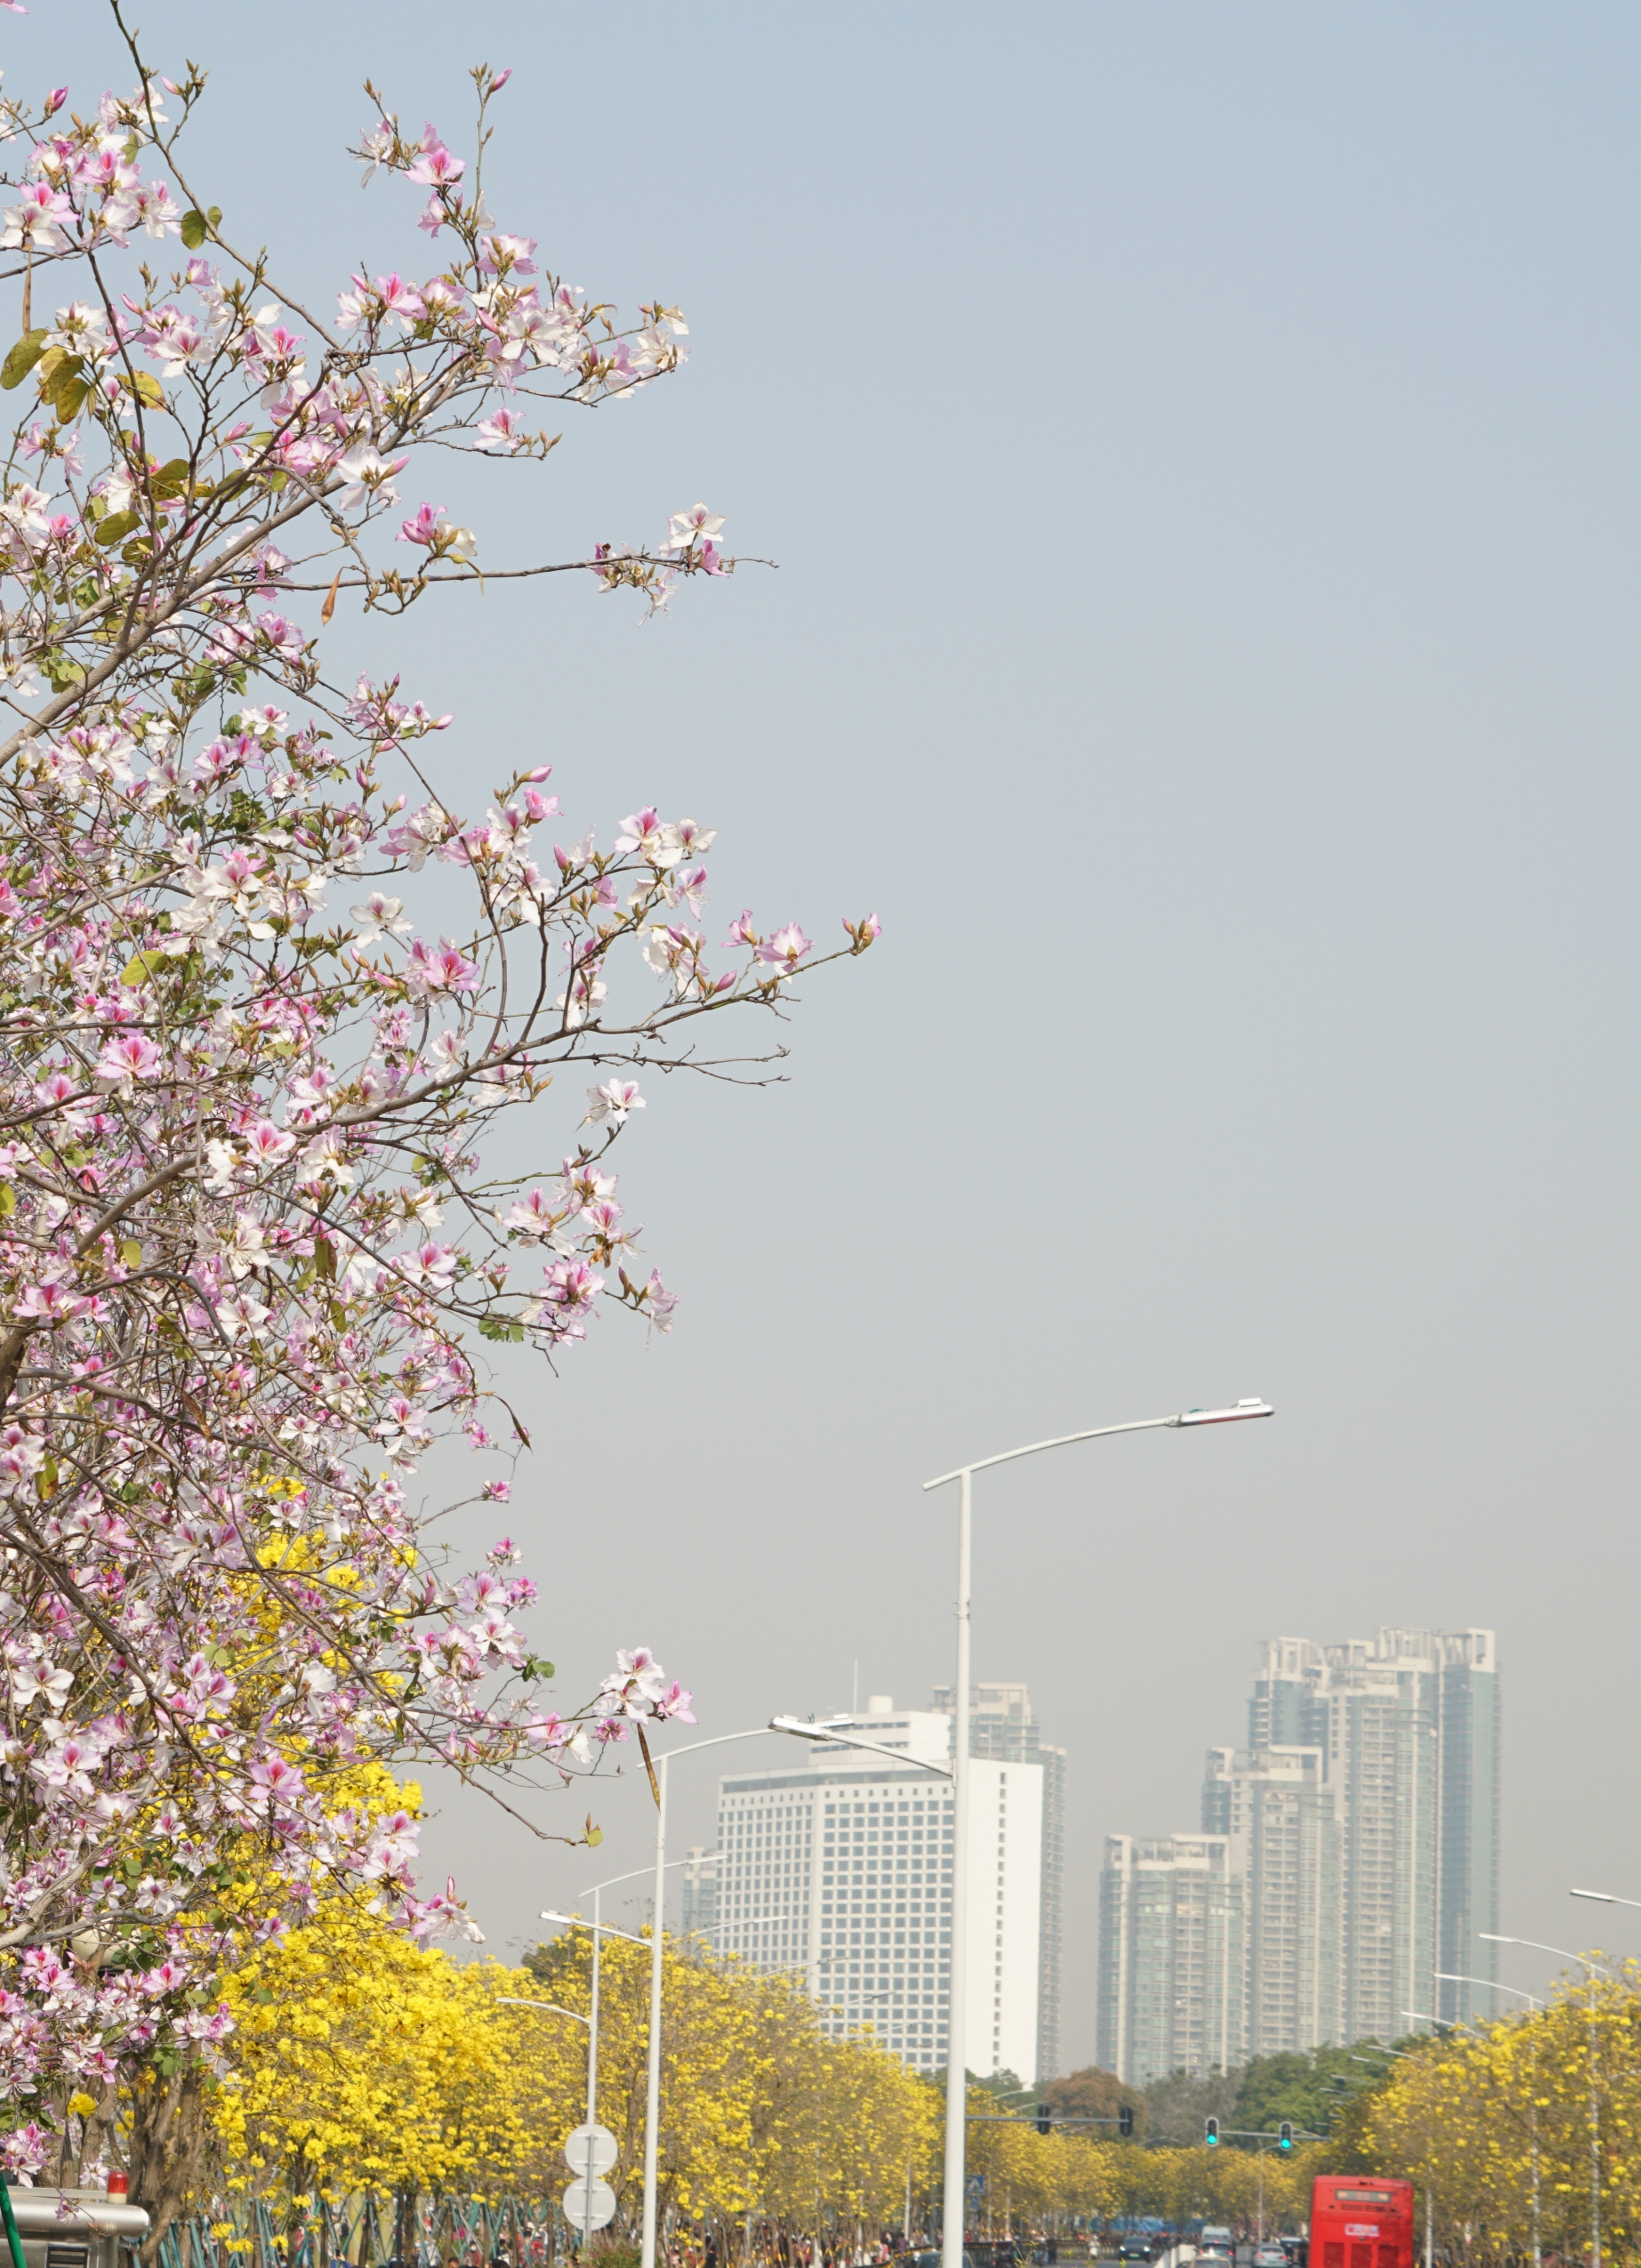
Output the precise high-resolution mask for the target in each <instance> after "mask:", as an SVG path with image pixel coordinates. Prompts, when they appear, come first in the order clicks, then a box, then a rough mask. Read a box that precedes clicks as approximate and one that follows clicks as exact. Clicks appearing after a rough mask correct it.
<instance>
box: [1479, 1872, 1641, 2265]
mask: <svg viewBox="0 0 1641 2268" xmlns="http://www.w3.org/2000/svg"><path fill="white" fill-rule="evenodd" d="M1573 1895H1574V1897H1580V1896H1588V1895H1589V1893H1588V1892H1580V1891H1574V1893H1573ZM1602 1902H1603V1903H1604V1904H1605V1905H1620V1904H1623V1903H1627V1901H1625V1900H1621V1899H1617V1898H1610V1899H1604V1900H1603V1901H1602ZM1476 1935H1477V1936H1478V1937H1482V1938H1484V1939H1485V1940H1486V1942H1487V1943H1488V1944H1490V1945H1528V1946H1531V1947H1532V1950H1533V1951H1534V1952H1535V1953H1554V1954H1555V1956H1556V1958H1557V1960H1558V1961H1578V1962H1581V1964H1582V1966H1583V1967H1584V1969H1585V1971H1586V1972H1587V1973H1588V1972H1589V1970H1591V1969H1600V1971H1601V1973H1602V1974H1603V1975H1604V1976H1611V1975H1612V1974H1613V1972H1612V1970H1611V1969H1609V1968H1607V1967H1606V1966H1605V1964H1604V1963H1602V1962H1600V1961H1592V1960H1591V1959H1590V1958H1589V1954H1588V1953H1569V1952H1567V1951H1565V1950H1564V1948H1563V1947H1561V1946H1559V1945H1540V1942H1539V1941H1538V1939H1537V1938H1536V1937H1496V1936H1494V1934H1493V1933H1492V1930H1490V1929H1478V1930H1477V1931H1476ZM1589 2268H1601V2097H1600V2095H1599V2093H1598V2091H1597V2060H1596V2004H1595V2001H1594V2000H1593V1999H1592V2000H1591V2002H1590V2004H1589Z"/></svg>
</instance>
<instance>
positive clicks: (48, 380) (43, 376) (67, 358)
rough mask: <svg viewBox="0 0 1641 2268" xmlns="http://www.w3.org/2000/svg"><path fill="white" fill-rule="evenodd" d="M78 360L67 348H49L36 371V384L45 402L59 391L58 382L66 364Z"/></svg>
mask: <svg viewBox="0 0 1641 2268" xmlns="http://www.w3.org/2000/svg"><path fill="white" fill-rule="evenodd" d="M78 360H79V357H78V356H77V355H71V354H69V353H68V350H67V349H66V348H63V347H47V349H46V350H45V352H44V354H43V355H42V356H41V357H40V358H39V360H38V362H36V365H35V369H34V382H35V384H36V386H37V387H38V388H39V390H40V399H41V400H42V401H43V402H48V401H50V399H51V398H52V395H53V394H54V393H55V392H56V391H57V381H58V380H59V379H60V377H61V375H62V373H63V366H64V364H65V363H69V362H77V361H78Z"/></svg>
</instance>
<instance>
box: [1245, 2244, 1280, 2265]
mask: <svg viewBox="0 0 1641 2268" xmlns="http://www.w3.org/2000/svg"><path fill="white" fill-rule="evenodd" d="M1250 2268H1288V2256H1287V2254H1286V2253H1285V2252H1284V2251H1283V2248H1282V2247H1281V2246H1280V2245H1279V2244H1256V2245H1255V2247H1254V2248H1253V2259H1252V2261H1251V2264H1250Z"/></svg>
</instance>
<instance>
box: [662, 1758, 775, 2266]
mask: <svg viewBox="0 0 1641 2268" xmlns="http://www.w3.org/2000/svg"><path fill="white" fill-rule="evenodd" d="M795 1722H796V1719H792V1720H790V1722H789V1721H788V1720H784V1719H783V1720H777V1719H775V1718H771V1719H770V1721H769V1723H768V1724H767V1725H752V1726H750V1727H749V1728H748V1729H747V1731H745V1732H744V1733H717V1734H715V1735H714V1737H713V1738H712V1740H710V1741H688V1742H687V1743H686V1744H685V1746H684V1747H683V1748H681V1749H668V1751H667V1752H666V1754H665V1755H664V1756H663V1757H660V1758H659V1759H658V1760H657V1762H656V1890H655V1902H654V1908H653V1919H652V1921H651V1925H650V1933H649V1940H650V1957H649V2069H648V2076H647V2079H646V2083H645V2089H644V2247H643V2256H642V2264H641V2268H656V2167H657V2165H658V2162H659V2159H660V2148H661V1950H662V1948H661V1922H662V1912H663V1900H664V1894H665V1891H666V1871H667V1765H669V1764H670V1763H671V1762H672V1758H673V1757H675V1756H693V1755H694V1754H695V1752H696V1749H720V1748H722V1747H723V1746H724V1745H725V1744H726V1742H728V1741H755V1740H757V1739H759V1738H760V1735H762V1734H763V1733H779V1732H785V1731H787V1730H789V1729H790V1724H791V1723H795Z"/></svg>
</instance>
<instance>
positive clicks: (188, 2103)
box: [131, 2063, 210, 2268]
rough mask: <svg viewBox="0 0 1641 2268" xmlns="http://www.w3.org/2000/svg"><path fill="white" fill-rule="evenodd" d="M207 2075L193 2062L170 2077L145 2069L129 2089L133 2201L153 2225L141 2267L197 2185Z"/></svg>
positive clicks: (147, 2265)
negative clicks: (146, 2209) (140, 2206)
mask: <svg viewBox="0 0 1641 2268" xmlns="http://www.w3.org/2000/svg"><path fill="white" fill-rule="evenodd" d="M209 2137H210V2127H209V2122H208V2120H207V2119H206V2116H205V2073H204V2071H202V2070H201V2069H200V2067H199V2065H198V2064H197V2063H193V2064H190V2065H189V2068H188V2069H187V2070H186V2071H173V2073H172V2075H171V2076H170V2078H169V2079H165V2078H162V2077H161V2076H160V2074H159V2073H158V2072H153V2073H145V2074H144V2076H143V2078H142V2079H141V2080H140V2081H139V2082H138V2084H137V2085H136V2086H135V2087H133V2089H132V2098H131V2201H132V2203H133V2205H142V2206H146V2207H147V2208H148V2212H149V2222H150V2224H151V2225H150V2227H149V2232H148V2235H147V2236H146V2237H145V2238H144V2239H143V2242H142V2249H141V2253H140V2254H139V2256H138V2257H139V2258H140V2259H141V2262H142V2268H151V2264H152V2263H153V2262H154V2260H155V2259H156V2258H157V2256H158V2253H159V2242H160V2239H161V2238H162V2237H163V2236H164V2235H165V2232H166V2231H167V2230H168V2229H169V2228H170V2227H171V2225H172V2224H173V2221H175V2220H176V2219H177V2218H178V2217H179V2216H181V2214H182V2213H183V2212H184V2211H185V2210H186V2208H187V2207H188V2205H189V2202H190V2201H191V2200H192V2198H193V2197H194V2195H195V2192H197V2190H198V2188H199V2187H200V2184H201V2177H202V2176H203V2174H204V2171H205V2148H206V2143H207V2142H208V2140H209Z"/></svg>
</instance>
